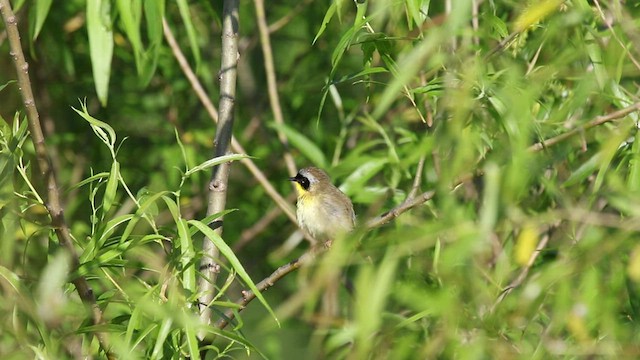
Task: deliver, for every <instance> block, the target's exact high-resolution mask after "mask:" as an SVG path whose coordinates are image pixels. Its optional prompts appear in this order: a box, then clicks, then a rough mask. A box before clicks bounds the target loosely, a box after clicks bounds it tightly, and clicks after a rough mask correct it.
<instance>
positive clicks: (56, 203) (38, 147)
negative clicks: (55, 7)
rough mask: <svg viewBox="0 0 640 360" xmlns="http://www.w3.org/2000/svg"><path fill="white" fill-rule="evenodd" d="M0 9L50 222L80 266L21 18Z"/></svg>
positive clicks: (96, 312) (88, 297) (97, 314)
mask: <svg viewBox="0 0 640 360" xmlns="http://www.w3.org/2000/svg"><path fill="white" fill-rule="evenodd" d="M0 13H2V18H3V20H4V23H5V30H6V32H7V38H8V40H9V45H10V48H11V55H12V58H13V63H14V65H15V67H16V73H17V75H18V84H19V88H20V95H21V96H22V101H23V102H24V106H25V109H26V112H27V120H28V122H29V131H30V132H31V140H32V141H33V146H34V148H35V152H36V160H37V163H38V170H39V171H40V176H41V177H42V179H44V180H45V182H46V186H47V198H46V200H45V204H44V205H45V206H46V208H47V211H48V212H49V215H50V216H51V226H52V227H53V228H54V230H55V232H56V236H57V238H58V242H59V243H60V245H61V246H62V247H63V248H64V249H65V251H66V252H67V253H68V254H69V255H70V257H71V267H72V269H77V268H78V267H79V265H80V261H79V258H78V252H77V251H76V248H75V246H74V244H73V238H72V236H71V232H70V231H69V226H68V225H67V222H66V220H65V217H64V210H63V209H62V204H61V197H60V192H59V190H58V189H59V186H58V182H57V180H56V175H55V171H54V170H55V169H53V168H52V166H51V158H50V156H49V152H48V150H47V146H46V144H45V139H44V134H43V132H42V125H41V124H40V115H39V114H38V109H37V107H36V102H35V98H34V96H33V90H32V88H31V81H30V80H29V64H27V62H26V60H25V58H24V53H23V51H22V46H21V44H20V33H19V32H18V20H17V18H16V16H15V14H14V13H13V10H12V9H11V4H10V3H9V0H0ZM71 282H72V283H73V285H74V286H75V287H76V290H77V291H78V295H79V296H80V299H82V302H84V303H85V304H86V305H87V306H88V307H89V308H90V309H91V317H92V322H93V324H94V325H97V326H101V325H104V324H105V321H104V317H103V314H102V310H101V309H100V307H99V306H98V304H97V303H96V298H95V295H94V293H93V289H92V288H91V286H90V285H89V283H88V282H87V279H86V278H85V277H84V276H81V275H78V276H77V277H76V278H75V279H73V280H71ZM95 335H96V337H97V338H98V342H99V343H100V347H101V348H102V350H103V351H104V352H105V353H106V355H107V357H108V358H109V359H111V358H114V357H113V354H112V353H111V351H110V346H109V339H108V336H107V333H106V332H102V331H97V332H95Z"/></svg>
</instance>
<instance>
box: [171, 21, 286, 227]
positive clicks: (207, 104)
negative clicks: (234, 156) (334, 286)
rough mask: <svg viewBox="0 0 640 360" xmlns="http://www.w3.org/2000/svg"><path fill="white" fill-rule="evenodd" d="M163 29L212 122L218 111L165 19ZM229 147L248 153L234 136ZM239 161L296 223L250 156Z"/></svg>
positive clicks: (283, 200)
mask: <svg viewBox="0 0 640 360" xmlns="http://www.w3.org/2000/svg"><path fill="white" fill-rule="evenodd" d="M163 30H164V35H165V37H166V38H167V42H168V44H169V47H170V48H171V51H172V52H173V56H175V57H176V59H177V60H178V64H179V65H180V69H182V72H184V73H185V75H186V76H187V79H188V80H189V83H190V84H191V87H192V88H193V90H194V91H195V93H196V95H197V96H198V99H199V100H200V102H201V103H202V104H203V106H204V108H205V110H207V113H208V114H209V117H211V119H212V120H213V121H214V122H217V121H218V112H217V111H216V109H215V107H214V106H213V104H212V103H211V100H210V98H209V96H208V95H207V93H206V92H205V91H204V89H203V87H202V85H201V84H200V81H199V80H198V78H197V77H196V76H195V73H194V72H193V70H192V69H191V67H190V66H189V63H188V62H187V61H186V58H185V56H184V54H183V53H182V50H180V47H179V46H178V44H177V42H176V41H175V37H174V36H173V33H172V32H171V28H170V27H169V25H168V24H167V22H166V20H165V21H163ZM170 39H173V40H172V41H171V40H170ZM231 148H232V149H233V151H234V152H236V153H239V154H248V152H247V151H245V149H244V148H243V147H242V145H240V143H239V142H238V141H237V140H236V138H235V136H232V137H231ZM240 163H241V164H243V165H244V166H245V167H246V168H247V169H248V170H249V172H251V174H252V175H253V177H254V178H255V179H256V180H257V181H258V182H259V183H260V185H261V186H262V187H263V188H264V190H265V191H266V192H267V194H268V195H269V196H270V197H271V199H273V201H274V202H275V203H276V205H278V207H280V209H282V211H283V212H284V213H285V214H286V215H287V217H288V218H289V219H290V220H291V221H292V222H294V223H296V224H297V220H296V214H295V212H294V211H293V207H292V206H291V205H290V204H289V203H288V202H287V201H286V200H285V199H284V198H283V197H282V196H281V195H280V193H278V191H277V190H276V189H275V188H274V187H273V185H271V183H270V182H269V180H267V177H266V176H265V175H264V173H263V172H262V171H261V170H260V168H258V166H256V164H255V163H254V162H253V160H252V159H250V158H244V159H242V160H240Z"/></svg>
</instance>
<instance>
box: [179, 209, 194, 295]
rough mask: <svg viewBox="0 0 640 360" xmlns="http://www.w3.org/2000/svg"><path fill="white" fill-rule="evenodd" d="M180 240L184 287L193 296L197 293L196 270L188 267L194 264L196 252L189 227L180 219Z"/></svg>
mask: <svg viewBox="0 0 640 360" xmlns="http://www.w3.org/2000/svg"><path fill="white" fill-rule="evenodd" d="M176 225H177V227H178V238H179V240H180V264H181V265H182V286H183V287H184V289H185V290H188V291H189V292H190V293H191V294H194V293H196V290H197V289H196V269H195V267H194V266H188V265H189V264H190V263H192V260H193V257H194V255H195V251H194V249H193V241H192V240H191V233H190V232H189V225H188V224H187V221H186V220H185V219H182V218H180V219H179V220H178V222H177V224H176Z"/></svg>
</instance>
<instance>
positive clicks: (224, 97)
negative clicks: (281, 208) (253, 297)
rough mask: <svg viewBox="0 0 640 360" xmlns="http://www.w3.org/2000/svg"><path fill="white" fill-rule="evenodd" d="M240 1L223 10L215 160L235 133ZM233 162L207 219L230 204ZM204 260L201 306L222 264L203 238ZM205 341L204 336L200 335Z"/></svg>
mask: <svg viewBox="0 0 640 360" xmlns="http://www.w3.org/2000/svg"><path fill="white" fill-rule="evenodd" d="M238 4H239V0H225V1H224V4H223V7H222V54H221V58H222V60H221V64H220V75H219V76H220V103H219V104H220V105H219V108H220V113H219V118H218V127H217V129H216V137H215V141H214V146H215V149H214V154H213V156H214V157H219V156H224V155H226V154H228V153H229V150H230V144H231V137H232V134H233V120H234V110H235V99H236V77H237V66H238V26H239V14H238V6H239V5H238ZM229 171H230V163H228V162H227V163H223V164H220V165H218V166H214V167H213V168H212V171H211V180H210V181H209V195H208V200H207V216H209V215H212V214H215V213H218V212H221V211H223V210H224V209H225V206H226V203H227V186H228V181H229ZM216 223H217V226H216V227H215V229H214V231H215V232H216V233H217V234H219V235H221V234H222V219H219V220H217V221H216ZM202 251H203V257H202V260H201V261H200V272H201V275H202V276H201V277H200V278H199V279H198V293H199V294H200V298H199V299H198V300H199V302H200V303H201V304H209V303H210V302H211V301H213V299H214V296H215V289H216V286H215V283H216V277H217V272H218V268H219V265H218V264H217V262H218V257H219V256H220V250H219V249H218V248H217V247H216V246H215V245H214V243H213V241H211V240H210V239H209V238H206V237H205V239H204V243H203V245H202ZM200 319H201V320H202V322H203V323H205V324H209V323H210V322H211V308H210V307H208V306H202V307H201V309H200ZM199 335H200V337H201V338H202V337H203V336H204V333H202V334H199Z"/></svg>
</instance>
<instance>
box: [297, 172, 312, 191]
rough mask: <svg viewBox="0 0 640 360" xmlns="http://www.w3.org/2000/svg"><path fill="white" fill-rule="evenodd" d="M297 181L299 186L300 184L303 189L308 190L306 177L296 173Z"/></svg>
mask: <svg viewBox="0 0 640 360" xmlns="http://www.w3.org/2000/svg"><path fill="white" fill-rule="evenodd" d="M297 177H298V183H299V184H300V186H302V188H303V189H305V190H309V185H310V184H309V179H307V178H306V177H304V176H302V175H298V176H297Z"/></svg>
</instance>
